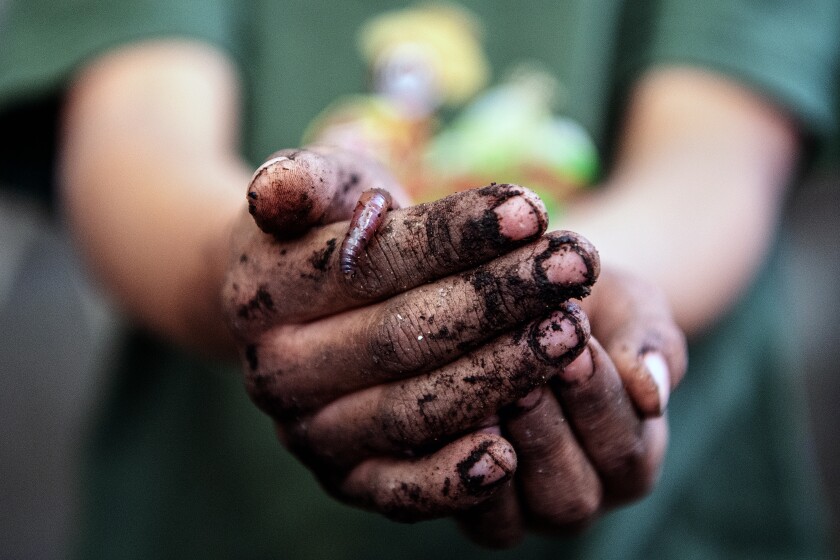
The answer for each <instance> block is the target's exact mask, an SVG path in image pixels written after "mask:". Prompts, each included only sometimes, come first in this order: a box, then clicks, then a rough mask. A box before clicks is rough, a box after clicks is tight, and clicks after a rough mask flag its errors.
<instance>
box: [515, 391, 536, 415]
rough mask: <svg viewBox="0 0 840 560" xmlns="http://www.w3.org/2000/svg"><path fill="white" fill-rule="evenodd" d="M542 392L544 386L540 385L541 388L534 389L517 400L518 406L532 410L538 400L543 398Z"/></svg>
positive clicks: (524, 409)
mask: <svg viewBox="0 0 840 560" xmlns="http://www.w3.org/2000/svg"><path fill="white" fill-rule="evenodd" d="M542 393H543V389H542V387H540V388H539V389H534V390H533V391H531V392H530V393H528V394H527V395H525V396H524V397H522V398H521V399H519V400H518V401H516V406H517V407H518V408H520V409H522V410H523V411H526V410H531V409H532V408H534V407H535V406H537V403H538V402H540V399H541V398H542Z"/></svg>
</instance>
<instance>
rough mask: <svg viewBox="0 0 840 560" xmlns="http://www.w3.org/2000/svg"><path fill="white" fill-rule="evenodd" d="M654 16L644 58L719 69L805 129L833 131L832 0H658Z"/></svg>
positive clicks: (837, 20) (839, 45)
mask: <svg viewBox="0 0 840 560" xmlns="http://www.w3.org/2000/svg"><path fill="white" fill-rule="evenodd" d="M656 20H657V21H656V22H655V25H654V26H653V35H652V37H651V38H650V44H649V48H648V51H647V52H648V57H649V58H648V60H647V61H646V62H647V63H648V64H651V65H662V64H674V63H676V64H685V63H688V64H694V65H699V66H702V67H706V68H710V69H712V70H715V71H719V72H722V73H724V74H727V75H730V76H732V77H734V78H736V79H738V80H740V81H741V82H742V83H745V84H746V85H747V86H749V87H752V88H754V89H756V90H757V91H759V92H761V93H763V94H764V95H766V96H768V97H769V98H770V99H771V100H773V101H774V102H776V103H778V104H780V105H781V106H783V107H785V108H786V109H787V110H788V111H790V112H791V114H793V115H794V116H795V117H796V118H797V119H798V120H799V122H800V123H801V124H802V125H803V126H804V128H805V130H806V131H807V132H808V133H810V134H815V135H818V136H823V135H825V134H827V133H828V132H829V131H830V130H831V129H832V127H833V124H834V122H833V121H834V114H833V94H834V92H833V88H834V83H833V81H834V76H835V68H836V66H835V65H836V62H837V56H838V54H840V30H838V27H840V2H838V1H837V0H704V1H696V0H662V2H661V8H660V11H659V13H658V14H657V16H656Z"/></svg>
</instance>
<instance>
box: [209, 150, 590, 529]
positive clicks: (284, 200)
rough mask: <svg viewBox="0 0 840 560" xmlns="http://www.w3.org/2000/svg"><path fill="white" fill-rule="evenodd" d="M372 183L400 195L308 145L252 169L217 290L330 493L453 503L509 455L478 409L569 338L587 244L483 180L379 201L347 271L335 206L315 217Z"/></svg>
mask: <svg viewBox="0 0 840 560" xmlns="http://www.w3.org/2000/svg"><path fill="white" fill-rule="evenodd" d="M370 187H380V188H387V189H388V190H389V191H391V192H392V193H394V194H395V196H396V198H397V199H398V200H399V199H400V194H399V189H398V188H396V186H395V185H393V184H392V182H391V181H390V179H388V178H387V175H383V174H381V172H380V171H378V170H376V169H375V166H372V165H370V164H368V163H364V162H361V161H360V160H359V158H358V156H349V155H347V154H342V153H338V152H331V151H328V150H324V149H316V150H308V151H286V152H282V153H280V154H278V157H275V158H273V159H271V160H269V162H267V163H266V164H264V165H263V166H262V167H261V168H260V169H259V170H258V171H257V173H256V174H255V176H254V179H253V180H252V183H251V185H250V187H249V191H248V197H249V203H250V210H251V214H252V215H253V219H252V217H251V216H248V215H247V214H244V213H243V217H242V220H241V221H240V224H239V226H238V228H237V232H236V234H235V239H234V242H233V243H234V252H233V257H232V261H231V269H230V272H229V274H228V278H227V282H226V286H225V290H224V301H225V306H226V310H227V314H228V317H229V320H230V323H231V326H232V328H233V331H234V333H235V335H236V337H237V339H238V340H239V343H240V348H241V352H242V356H243V362H244V364H245V368H244V369H245V378H246V387H247V389H248V391H249V394H250V396H251V398H252V399H253V400H254V402H255V403H256V404H257V405H258V406H259V407H260V408H261V409H262V410H263V411H265V412H266V413H267V414H269V415H270V416H271V417H272V418H273V419H274V421H275V425H276V428H277V433H278V436H279V438H280V440H281V441H282V442H283V443H284V445H286V446H287V447H288V448H289V449H290V450H291V451H292V452H293V453H295V454H296V455H297V456H298V457H299V458H300V460H301V461H303V462H304V463H305V464H306V465H307V466H308V467H309V468H310V469H311V470H312V471H313V473H314V474H315V476H316V477H317V478H318V480H319V481H320V482H321V483H322V485H323V486H324V487H325V488H326V489H327V491H329V492H330V493H331V494H333V495H334V496H336V497H337V498H338V499H340V500H343V501H345V502H348V503H351V504H354V505H357V506H360V507H365V508H368V509H373V510H376V511H379V512H382V513H384V514H386V515H388V516H389V517H392V518H395V519H400V520H418V519H424V518H430V517H440V516H447V515H451V514H453V513H455V512H459V511H466V510H467V509H469V508H471V507H473V506H475V505H476V504H478V503H481V502H483V501H485V500H486V499H488V498H489V497H490V496H492V495H493V494H494V493H496V492H497V491H498V490H500V489H503V488H504V487H505V483H506V482H507V481H509V480H510V479H511V477H512V476H513V473H514V471H515V470H516V464H517V453H516V452H515V451H514V448H513V446H511V443H510V442H509V441H508V440H506V439H504V438H503V437H501V436H500V435H498V434H494V433H488V432H486V431H483V430H481V428H482V427H484V426H486V424H487V419H488V418H491V417H493V416H494V415H495V414H496V413H497V411H499V410H500V409H502V408H503V407H505V406H508V405H510V404H512V403H514V402H516V401H517V400H519V399H521V398H523V397H525V396H526V395H527V394H529V393H530V392H532V391H533V390H534V389H535V388H537V387H540V386H543V385H544V384H545V382H546V380H547V379H548V378H550V377H551V376H553V375H555V374H557V373H558V372H559V371H561V370H562V368H563V366H565V365H567V364H568V363H570V362H571V361H572V360H573V359H574V358H575V357H576V356H577V355H578V354H579V353H580V352H581V351H582V350H583V349H584V348H585V346H586V344H587V342H588V340H589V326H588V322H587V320H586V318H585V316H584V314H583V313H582V312H581V310H580V308H579V307H577V306H576V305H574V304H572V303H569V302H568V300H569V299H570V298H575V297H581V296H583V295H585V294H586V293H587V292H588V291H589V287H590V286H591V284H592V283H593V282H594V280H595V278H596V277H597V275H598V271H599V261H598V257H597V253H596V252H595V250H594V249H593V248H592V247H591V246H590V245H589V243H588V242H586V241H585V240H584V239H583V238H581V237H579V236H576V235H575V234H571V233H565V232H557V233H553V234H550V235H548V236H545V237H541V236H542V234H543V233H544V230H545V226H546V215H545V209H544V207H543V206H542V204H541V202H540V201H539V199H538V198H537V197H536V196H535V195H533V193H531V192H530V191H528V190H526V189H523V188H521V187H517V186H514V185H492V186H489V187H485V188H482V189H478V190H474V191H467V192H463V193H460V194H456V195H453V196H451V197H448V198H445V199H442V200H440V201H437V202H434V203H430V204H425V205H420V206H415V207H411V208H406V209H402V210H393V211H390V212H388V213H387V215H386V216H385V217H384V221H383V223H382V224H381V227H380V228H379V229H378V231H377V232H376V234H375V235H373V236H372V239H370V240H368V244H367V246H366V249H365V250H364V251H363V252H362V253H361V254H360V255H359V258H358V262H356V263H355V267H354V273H353V274H349V275H348V274H345V273H343V272H342V271H341V266H340V256H339V252H340V250H339V246H340V245H341V243H342V239H343V238H344V236H345V234H346V233H347V228H348V223H347V222H338V223H331V222H334V221H336V220H339V219H346V218H347V217H349V216H350V214H351V212H352V210H353V208H354V206H355V204H356V200H357V199H358V197H359V193H360V192H362V191H364V190H366V189H368V188H370ZM403 200H404V199H403ZM255 221H256V223H257V224H259V225H260V227H261V228H262V229H263V230H265V231H268V232H270V233H265V231H261V230H260V229H258V228H257V227H256V225H255ZM322 224H327V225H322ZM295 235H296V236H295Z"/></svg>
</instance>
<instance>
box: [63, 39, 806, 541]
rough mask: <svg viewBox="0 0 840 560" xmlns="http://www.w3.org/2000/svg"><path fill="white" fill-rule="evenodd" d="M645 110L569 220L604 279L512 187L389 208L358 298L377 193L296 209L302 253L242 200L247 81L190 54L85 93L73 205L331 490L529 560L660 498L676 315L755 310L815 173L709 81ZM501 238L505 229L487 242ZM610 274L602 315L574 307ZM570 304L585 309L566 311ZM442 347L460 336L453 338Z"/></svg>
mask: <svg viewBox="0 0 840 560" xmlns="http://www.w3.org/2000/svg"><path fill="white" fill-rule="evenodd" d="M675 91H677V92H679V91H682V92H684V93H685V95H675V94H674V93H673V92H675ZM625 114H626V123H625V126H624V127H623V135H622V142H621V146H622V147H621V149H620V154H619V158H618V165H617V167H616V168H615V170H614V172H613V173H612V174H611V176H610V177H609V178H608V179H607V182H606V184H605V185H604V189H602V190H601V191H600V193H601V194H597V195H595V196H594V198H593V200H592V201H591V202H587V203H585V204H582V205H581V207H580V208H579V209H574V211H572V212H570V216H571V217H570V218H569V223H568V225H569V227H572V228H573V229H575V230H580V231H584V232H586V233H587V236H591V237H592V238H593V239H594V240H595V241H596V242H597V243H598V246H599V250H600V251H601V257H602V259H603V268H601V267H600V264H596V263H598V262H599V259H598V257H597V254H596V253H595V252H594V250H593V249H592V245H591V244H590V243H589V242H587V241H585V240H584V239H583V238H581V237H580V236H577V235H575V234H570V233H569V234H566V233H555V234H551V235H549V236H548V237H543V236H542V233H543V231H544V229H545V224H544V211H543V210H541V207H540V205H539V204H538V203H537V202H536V201H535V200H534V198H533V197H532V195H531V194H530V193H529V192H528V191H527V190H525V189H522V190H517V189H518V188H516V187H506V188H509V189H513V190H508V191H506V192H501V193H500V192H498V191H496V192H495V194H493V193H489V194H487V193H486V194H481V193H478V192H470V193H462V194H461V195H460V197H461V198H458V196H455V197H450V198H447V199H444V200H443V201H439V202H437V203H433V204H437V206H432V207H423V206H420V207H410V208H404V209H403V210H395V211H393V212H389V213H388V216H387V217H386V219H385V222H384V223H383V225H382V227H381V229H380V230H379V234H378V235H377V236H376V238H375V239H374V240H373V241H371V243H370V245H369V246H368V247H367V251H366V253H365V255H366V256H365V257H364V258H360V259H359V262H358V271H357V274H356V276H355V277H354V279H353V281H352V282H347V281H346V279H345V278H344V277H343V275H341V274H340V267H339V261H338V259H339V256H338V255H337V253H336V252H335V251H334V249H331V247H333V248H334V246H335V243H337V240H338V239H340V238H341V237H342V236H343V235H344V234H345V233H346V232H347V229H348V223H347V222H341V221H338V222H336V220H346V219H349V218H350V212H351V211H352V207H353V204H355V202H356V200H357V199H358V196H359V194H360V192H361V190H357V191H355V192H353V193H352V194H348V196H347V197H345V198H342V197H335V196H333V194H335V193H334V192H331V193H330V192H329V189H327V190H326V191H324V192H327V193H328V194H329V196H326V195H325V196H324V197H323V198H322V199H320V200H319V201H318V204H319V205H320V208H321V210H323V211H321V210H318V212H316V213H315V214H313V215H308V214H305V213H304V210H306V209H305V208H304V207H302V206H301V207H298V206H295V205H294V204H292V205H291V207H290V209H291V211H292V212H293V213H294V212H299V213H302V215H304V218H305V219H304V220H303V222H302V223H305V224H306V225H305V226H304V227H298V231H297V233H296V236H290V237H288V238H285V239H282V238H278V237H277V236H276V235H269V234H266V233H265V232H263V231H262V230H260V229H259V228H258V227H257V226H256V224H255V221H254V218H253V217H252V215H251V214H250V213H249V212H248V210H247V208H246V203H244V202H243V201H248V200H249V199H247V198H244V197H243V194H242V193H243V190H244V185H248V184H249V178H251V176H252V174H251V171H250V170H249V169H248V166H247V165H245V164H244V163H243V162H242V161H241V160H240V159H239V157H238V156H237V155H236V154H237V140H236V130H237V129H238V79H237V76H236V71H235V69H234V67H233V65H232V64H231V62H230V61H229V60H228V59H226V58H225V56H224V55H222V54H221V53H219V52H217V51H215V50H213V49H212V48H210V47H207V46H204V45H200V44H195V43H189V42H154V43H147V44H138V45H133V46H130V47H127V48H125V49H123V50H119V51H114V52H112V53H109V54H107V55H105V56H103V57H102V58H101V59H99V60H97V61H95V62H94V63H92V64H91V65H89V67H88V68H86V69H85V70H84V71H83V72H82V73H80V74H79V75H78V76H77V77H76V79H75V82H74V86H73V88H72V89H71V91H70V93H69V95H68V99H67V103H66V107H65V112H64V127H63V131H62V143H61V166H60V177H61V180H62V183H63V200H64V206H65V210H66V213H67V215H68V219H69V222H70V225H71V227H72V229H73V231H74V233H75V235H76V237H77V239H78V241H79V244H80V247H81V249H82V251H83V252H84V253H85V254H86V255H87V257H88V260H89V262H90V264H91V267H92V268H93V269H94V270H95V271H96V272H97V273H98V274H99V276H100V278H101V279H102V280H103V281H104V283H105V285H106V286H107V287H108V288H109V289H110V290H111V292H112V293H113V294H114V295H115V297H116V299H117V301H119V302H120V303H121V304H122V305H123V306H124V308H125V309H126V310H127V311H128V312H129V313H131V314H132V315H133V316H134V317H135V318H136V319H137V320H138V321H139V322H141V323H144V324H146V325H147V326H149V327H151V328H152V329H154V330H156V331H157V332H159V333H161V334H163V335H164V336H167V337H169V338H171V339H173V340H175V341H178V342H180V343H182V344H184V345H186V346H189V347H192V348H195V349H198V350H203V351H205V352H207V351H209V352H212V353H215V354H221V355H230V354H231V353H233V352H234V351H235V350H238V352H239V353H240V356H242V358H243V370H244V371H245V377H246V385H247V387H248V390H249V393H250V394H251V396H252V398H253V400H254V401H255V403H256V404H257V405H258V406H260V407H261V408H262V409H263V410H265V411H266V412H267V413H268V414H269V415H270V416H271V417H272V418H273V420H274V422H275V426H276V431H277V433H278V437H279V439H280V440H281V442H282V443H283V444H284V445H286V446H287V447H288V448H289V449H290V450H291V451H292V452H293V453H295V454H296V455H297V456H298V457H299V458H300V459H301V460H302V461H303V462H304V463H305V464H306V465H307V466H309V467H310V468H311V469H312V470H313V472H314V473H315V475H316V476H317V477H318V478H319V480H321V481H322V482H323V483H324V487H325V488H326V489H327V490H328V491H329V492H330V493H331V494H332V495H334V496H335V497H336V498H338V499H340V500H343V501H345V502H348V503H352V504H355V505H358V506H360V507H366V508H369V509H373V510H376V511H380V512H382V513H384V514H385V515H388V516H391V517H394V518H397V519H401V520H416V519H424V518H428V517H439V516H446V515H453V514H457V517H458V519H459V522H460V524H461V526H462V527H463V528H464V530H465V532H466V533H467V534H468V535H469V536H470V537H471V538H473V539H474V540H476V541H478V542H481V543H484V544H486V545H489V546H509V545H511V544H513V543H515V542H516V541H517V540H518V539H520V538H521V537H522V535H523V534H524V533H525V532H526V531H529V530H539V531H549V532H563V531H567V530H569V529H576V528H579V527H581V526H584V525H586V524H587V523H589V522H591V521H592V519H594V518H595V517H596V516H597V515H598V514H599V513H601V512H602V511H604V510H606V509H607V508H609V507H612V506H614V505H616V504H619V503H623V502H625V501H627V500H631V499H634V498H636V497H638V496H639V495H642V494H644V492H645V491H647V490H648V489H649V488H650V486H651V485H652V484H653V483H654V481H655V479H656V476H657V472H658V468H659V465H660V464H661V459H662V456H663V453H664V449H665V447H666V442H667V424H666V422H665V420H664V418H663V417H662V416H661V415H662V413H663V411H664V410H665V407H666V404H667V398H668V394H669V392H670V390H671V388H673V387H675V386H676V385H677V384H678V382H679V380H680V379H681V377H682V374H683V373H684V370H685V359H686V356H685V348H684V339H683V337H682V333H681V331H680V329H679V328H678V326H677V324H675V322H674V319H673V317H674V316H675V317H676V321H677V323H678V324H679V325H680V326H682V327H683V328H686V329H688V330H690V331H691V332H700V331H702V330H703V329H704V328H706V327H707V326H708V325H710V324H711V323H712V322H713V321H714V320H715V318H716V317H718V316H719V315H720V314H721V313H723V312H724V311H725V310H726V309H727V308H728V307H729V306H730V305H731V303H732V301H734V298H736V297H737V294H738V293H739V292H740V291H741V290H742V289H743V288H744V286H746V284H747V283H748V281H749V279H750V278H751V276H752V274H753V273H754V272H755V268H756V266H757V263H758V262H759V261H760V255H761V253H762V252H763V250H764V249H765V248H766V241H765V239H766V234H767V231H768V229H769V228H770V226H771V224H772V223H773V222H774V218H775V215H776V212H777V211H778V204H779V199H780V196H781V195H780V193H781V192H782V185H783V184H784V182H785V181H786V178H787V176H788V175H789V172H790V170H791V169H792V166H793V164H794V160H795V147H796V130H795V127H794V125H793V124H792V122H791V121H790V120H788V119H787V118H786V117H785V115H784V114H783V113H782V112H780V111H779V110H778V109H777V108H775V107H773V106H772V105H770V104H768V103H767V102H766V101H764V100H763V99H762V98H760V97H758V96H756V95H755V94H753V93H751V92H749V91H747V90H745V89H742V88H741V87H739V86H737V85H734V84H732V83H730V82H727V81H726V80H723V79H720V78H718V77H715V76H711V75H707V74H704V73H702V72H698V71H694V70H686V69H662V70H658V71H655V72H652V73H650V74H649V75H647V76H645V77H644V78H642V79H641V81H640V82H639V84H638V87H637V88H636V92H635V94H634V96H633V98H632V99H631V101H630V103H629V105H628V107H627V109H626V111H625ZM337 157H341V156H337ZM710 162H713V163H710ZM300 175H301V176H302V177H305V176H309V173H308V172H306V171H305V170H303V171H301V172H300ZM115 178H118V180H117V181H115ZM250 184H251V186H253V185H254V183H253V182H252V183H250ZM273 184H274V183H273V182H272V181H268V182H267V183H266V185H264V186H267V187H269V188H272V185H273ZM335 184H339V183H338V182H336V183H335ZM351 190H352V189H351ZM388 190H390V191H391V192H394V193H395V196H396V191H395V190H393V189H391V188H388ZM278 192H283V191H282V189H280V190H279V191H278ZM319 192H320V191H319ZM260 198H261V197H260ZM397 198H398V199H399V197H398V196H397ZM723 200H725V201H726V204H722V203H721V201H723ZM347 201H349V202H347ZM274 206H275V207H276V206H277V205H276V204H275V205H274ZM314 207H318V206H317V205H316V206H314ZM103 208H105V209H107V211H104V212H103ZM311 208H313V207H309V210H311ZM309 210H306V212H309ZM256 213H257V214H259V211H257V212H256ZM628 216H632V217H633V220H634V223H633V232H634V233H633V235H632V236H631V235H627V231H628V230H627V228H626V227H624V224H626V223H627V220H628V219H629V218H628ZM494 221H495V231H496V233H497V235H491V236H487V235H475V232H470V227H473V228H474V227H475V224H476V223H484V224H485V226H487V225H488V224H490V226H489V227H491V230H490V231H494V229H493V227H492V224H493V223H494ZM332 222H336V223H332ZM282 223H283V222H282V220H281V224H282ZM564 225H566V224H564ZM480 231H481V232H482V233H486V232H487V230H486V229H484V230H480ZM385 232H388V234H387V235H385ZM427 232H434V233H435V235H431V236H429V235H427ZM408 239H410V240H411V241H412V242H411V243H407V240H408ZM331 240H333V241H332V245H331ZM710 240H711V241H713V242H710ZM722 246H725V247H726V251H724V252H721V251H720V250H719V249H718V247H722ZM465 247H469V250H463V249H464V248H465ZM243 255H244V257H245V258H243ZM675 255H680V256H681V257H682V258H680V259H679V266H674V256H675ZM686 255H689V256H691V258H685V256H686ZM513 262H519V263H522V264H521V265H520V266H513V264H512V263H513ZM616 265H620V266H621V268H622V269H624V270H626V271H627V272H620V273H619V272H617V270H618V268H616ZM597 269H600V276H599V278H598V281H597V283H596V284H595V285H594V286H593V287H592V288H591V295H590V296H589V297H587V298H585V299H584V300H583V302H582V304H581V305H580V306H575V305H573V304H572V303H570V302H569V301H567V299H568V297H570V296H572V295H583V293H584V292H585V291H586V289H587V288H589V286H590V284H591V281H592V280H593V279H594V278H595V276H598V274H597V272H598V270H597ZM537 271H542V272H541V273H539V274H535V272H537ZM651 280H652V281H651ZM656 284H659V285H661V286H662V287H663V288H664V292H663V291H660V290H659V289H657V288H653V287H652V285H656ZM546 290H547V291H548V292H549V293H552V294H554V295H556V294H557V293H558V292H560V291H562V290H567V291H566V292H565V295H561V296H557V297H552V298H550V299H549V300H548V305H546V302H545V301H543V296H544V295H545V293H546ZM220 293H222V294H223V298H222V301H223V303H221V304H220V302H219V296H218V294H220ZM285 294H294V297H286V295H285ZM327 294H329V297H326V295H327ZM491 304H492V305H491ZM496 304H498V305H496ZM440 306H442V307H440ZM490 307H494V308H495V310H496V311H499V310H501V311H499V312H490V311H491V310H490ZM671 308H673V309H674V314H675V315H672V313H671ZM439 309H440V310H441V311H438V310H439ZM243 310H244V311H243ZM432 316H434V317H435V324H434V327H435V328H436V329H437V330H436V331H435V330H433V329H432V322H431V317H432ZM395 317H396V319H395ZM400 317H402V318H404V320H401V319H400ZM444 317H446V318H447V319H446V322H444V323H443V324H441V321H443V318H444ZM461 323H463V324H461ZM521 325H525V327H524V329H523V328H522V327H521ZM443 327H446V328H447V330H448V332H449V333H457V334H456V335H455V338H454V339H449V340H447V339H446V337H439V338H433V337H431V336H429V333H436V334H440V333H441V332H442V330H443ZM590 333H591V336H590ZM419 336H423V338H422V339H419V338H418V337H419ZM453 341H454V344H453ZM534 341H540V342H534ZM319 348H330V349H332V350H334V352H318V349H319ZM330 356H342V357H344V358H345V359H343V360H342V361H341V363H334V362H332V361H330ZM374 357H376V358H378V360H377V359H374ZM548 358H550V359H548ZM526 365H527V367H525V366H526ZM532 366H533V367H532ZM339 368H340V369H339ZM336 371H341V372H342V375H341V376H336V375H335V372H336ZM468 378H471V379H472V380H473V381H472V382H471V381H469V380H468ZM476 380H478V382H477V383H476V382H475V381H476ZM547 380H550V381H549V382H547ZM470 384H471V385H472V386H473V391H474V392H473V393H471V394H468V393H467V391H468V388H467V385H470ZM432 388H434V391H432ZM428 395H433V396H434V398H429V396H428ZM464 399H467V400H466V401H465V400H464ZM466 405H471V406H472V407H473V410H472V411H469V412H468V413H466V412H464V411H466V410H467V406H466ZM475 407H478V410H475ZM593 427H603V429H594V428H593ZM345 434H350V435H345ZM367 441H370V442H371V443H370V444H367V445H365V444H364V442H367Z"/></svg>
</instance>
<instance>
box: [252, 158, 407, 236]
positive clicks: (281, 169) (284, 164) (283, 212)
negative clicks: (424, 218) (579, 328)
mask: <svg viewBox="0 0 840 560" xmlns="http://www.w3.org/2000/svg"><path fill="white" fill-rule="evenodd" d="M372 188H379V189H385V190H387V191H389V192H390V193H391V194H392V195H393V196H395V197H397V198H398V199H400V200H402V201H406V197H405V195H404V193H403V190H402V188H401V187H400V186H399V184H398V183H397V181H396V180H395V179H394V178H393V176H392V175H391V174H390V173H389V172H388V171H386V170H385V169H384V168H383V167H382V166H381V165H380V164H378V163H376V162H375V161H373V160H371V159H369V158H367V157H365V156H362V155H360V154H356V153H352V152H348V151H345V150H341V149H337V148H332V147H326V146H309V147H307V148H302V149H287V150H280V151H279V152H276V153H274V154H272V155H271V156H270V157H269V159H268V160H267V161H266V162H265V163H263V164H262V165H261V166H260V167H259V168H257V170H256V172H255V173H254V176H253V178H252V179H251V183H250V184H249V185H248V192H247V199H248V211H249V212H250V213H251V215H252V216H253V218H254V221H255V222H256V223H257V225H258V226H259V227H260V229H261V230H263V231H264V232H266V233H269V234H272V235H275V236H278V237H281V238H285V237H294V236H297V235H300V234H302V233H304V232H306V231H308V230H309V229H310V228H312V227H314V226H316V225H323V224H329V223H332V222H337V221H340V220H346V219H348V218H349V217H350V215H351V214H352V212H353V207H354V206H355V205H356V201H357V200H358V198H359V195H360V194H361V193H362V192H363V191H365V190H367V189H372Z"/></svg>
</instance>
